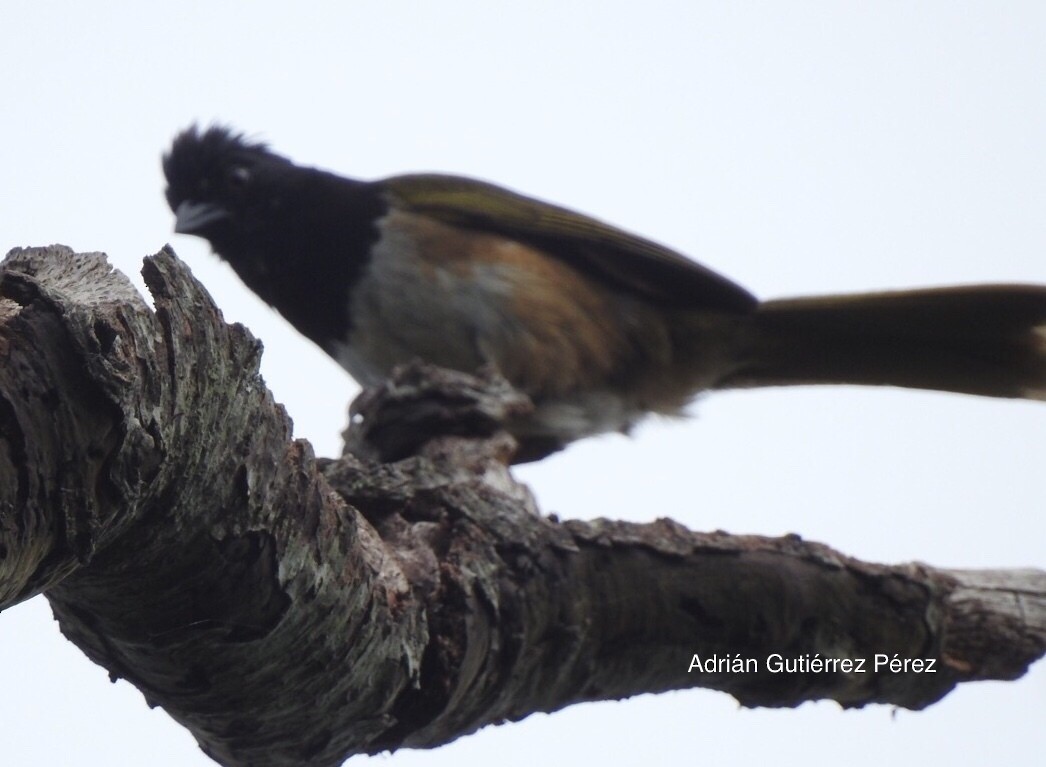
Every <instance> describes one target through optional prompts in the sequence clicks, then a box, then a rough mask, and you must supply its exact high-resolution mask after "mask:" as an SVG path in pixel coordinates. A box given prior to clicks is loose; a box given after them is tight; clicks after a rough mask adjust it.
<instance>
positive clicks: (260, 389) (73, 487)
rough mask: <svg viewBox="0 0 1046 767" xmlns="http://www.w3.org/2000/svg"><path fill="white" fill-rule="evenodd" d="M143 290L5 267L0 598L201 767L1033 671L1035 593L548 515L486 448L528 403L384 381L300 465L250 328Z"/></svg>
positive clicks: (442, 380)
mask: <svg viewBox="0 0 1046 767" xmlns="http://www.w3.org/2000/svg"><path fill="white" fill-rule="evenodd" d="M143 273H144V275H145V278H146V282H147V284H148V286H149V289H150V291H151V292H152V294H153V298H154V301H155V311H152V310H150V309H149V308H148V307H147V306H146V305H145V303H144V302H143V301H142V299H141V298H140V297H139V296H138V295H137V294H136V293H135V292H134V291H133V289H132V288H131V287H130V286H129V284H128V283H127V281H126V280H125V279H124V278H123V277H122V276H121V275H119V274H118V273H115V272H113V271H112V270H111V269H110V268H109V266H108V265H107V264H106V262H105V259H104V257H103V256H101V255H99V254H81V255H77V254H74V253H72V252H71V251H69V250H68V249H66V248H61V247H53V248H45V249H32V250H19V251H13V252H12V253H11V254H10V255H9V256H8V258H7V260H6V261H5V263H4V265H3V269H2V272H0V353H2V354H3V355H4V358H5V365H4V366H2V368H0V607H3V606H5V605H9V604H13V603H15V602H17V601H20V600H22V599H26V598H28V597H30V596H32V595H34V594H38V593H46V594H47V597H48V598H49V599H50V601H51V604H52V606H53V608H54V611H55V614H56V616H57V617H58V619H59V621H60V623H61V626H62V630H63V632H64V633H65V634H66V636H68V637H69V638H70V639H71V640H72V641H74V642H75V643H76V644H77V645H78V646H79V647H80V648H81V649H82V650H83V651H84V652H85V653H86V654H87V655H88V656H89V657H90V658H91V659H93V660H95V661H96V662H98V663H100V664H102V665H103V666H105V667H106V668H108V669H109V671H110V673H111V675H112V676H113V677H114V678H116V677H124V678H127V679H128V680H130V681H131V682H132V683H134V684H135V685H136V686H137V687H138V688H139V689H140V690H141V691H142V692H143V694H144V695H145V696H146V698H147V700H148V701H149V702H150V704H151V705H161V706H163V707H164V709H165V710H167V711H168V712H169V713H170V714H171V716H173V717H174V718H175V719H177V720H178V721H179V722H181V723H182V724H183V725H185V726H186V727H188V728H189V729H190V731H191V732H192V733H193V735H194V736H195V737H196V738H197V740H198V741H199V742H200V744H201V746H202V747H203V749H204V750H205V751H206V752H207V753H208V754H210V755H211V756H212V757H213V758H214V759H215V760H216V761H218V762H220V763H222V764H226V765H248V764H250V765H295V764H303V765H304V764H309V765H335V764H339V763H340V762H341V761H343V760H344V759H345V758H347V757H348V756H351V755H352V754H356V753H374V752H377V751H381V750H384V749H389V748H397V747H400V746H413V747H430V746H435V745H438V744H441V743H445V742H447V741H449V740H452V739H454V738H456V737H459V736H461V735H463V734H466V733H468V732H471V731H474V730H476V729H477V728H479V727H482V726H484V725H486V724H490V723H494V722H499V721H502V720H505V719H519V718H522V717H524V716H526V715H527V714H529V713H532V712H534V711H552V710H555V709H558V708H562V707H564V706H567V705H570V704H572V703H575V702H579V701H583V700H598V699H607V698H619V697H624V696H628V695H634V694H637V693H641V692H658V691H661V690H668V689H677V688H684V687H695V686H703V687H711V688H714V689H719V690H724V691H726V692H729V693H731V694H732V695H734V696H735V697H736V698H737V699H738V700H739V701H741V702H742V703H743V704H744V705H767V706H794V705H797V704H798V703H800V702H802V701H805V700H811V699H817V698H831V699H834V700H838V701H839V702H841V703H842V704H843V705H846V706H861V705H865V704H867V703H872V702H878V703H890V704H893V705H899V706H905V707H909V708H921V707H924V706H926V705H929V704H930V703H932V702H934V701H936V700H938V699H940V698H941V697H942V696H943V695H945V694H947V692H948V691H949V690H950V689H952V688H953V687H954V686H955V685H956V684H957V683H959V682H963V681H971V680H976V679H1015V678H1017V677H1019V676H1020V675H1021V674H1023V673H1024V671H1025V670H1026V669H1027V667H1028V665H1029V664H1030V663H1032V662H1033V661H1035V660H1036V659H1038V658H1040V657H1041V656H1042V655H1043V653H1044V651H1046V573H1043V572H1041V571H1034V570H1025V571H1016V570H1015V571H1004V572H986V571H982V572H978V571H942V570H935V569H932V568H930V567H927V566H923V565H902V566H896V567H887V566H883V565H874V564H868V563H863V562H859V561H857V560H854V559H851V558H849V557H846V556H844V555H842V554H839V553H837V552H834V551H832V550H831V549H829V548H827V547H826V546H823V545H820V544H816V543H808V542H805V541H802V540H800V539H799V538H797V537H794V536H786V537H783V538H761V537H755V536H730V535H727V534H726V533H721V532H718V533H696V532H691V531H689V530H686V529H684V528H683V527H681V526H680V525H678V524H676V523H674V522H672V521H670V520H658V521H656V522H652V523H649V524H627V523H621V522H612V521H609V520H597V521H594V522H580V521H568V522H560V521H558V520H556V519H554V518H549V517H543V516H541V515H540V514H539V513H538V511H537V510H536V508H535V506H534V503H533V500H532V498H531V497H530V495H529V493H528V492H527V490H526V488H525V487H523V486H522V485H519V484H517V483H516V482H515V481H514V479H513V478H512V475H511V473H510V471H509V469H508V467H507V464H508V462H509V461H510V459H511V456H512V451H513V443H512V440H511V439H510V438H509V437H508V436H507V435H506V434H505V433H504V432H503V431H501V429H500V424H501V423H504V422H505V421H506V420H507V419H510V418H511V417H512V416H513V414H515V413H518V412H520V408H525V407H526V406H527V404H526V403H525V402H523V401H521V400H520V398H519V395H517V394H516V393H514V392H512V391H511V390H510V389H508V388H507V387H506V386H505V385H504V383H503V382H501V381H498V380H497V379H496V377H495V376H494V374H492V373H488V374H485V375H484V376H482V377H480V378H474V377H470V376H463V375H461V374H456V373H448V372H446V371H434V370H431V369H426V368H424V367H417V366H415V367H411V368H408V369H406V370H404V371H401V372H400V373H399V374H398V376H397V377H396V379H395V380H394V381H393V382H392V383H390V384H388V385H386V386H385V387H382V388H381V389H379V390H376V391H373V392H370V393H368V394H367V395H366V396H365V397H364V398H363V399H361V400H360V401H358V402H357V404H356V406H355V408H356V410H355V417H354V420H355V421H357V422H358V423H357V424H356V425H355V426H354V427H353V429H352V430H351V431H350V435H349V438H348V439H347V446H348V447H349V448H350V449H351V450H352V452H351V453H347V454H346V455H344V456H343V457H342V458H340V459H338V460H316V459H314V458H313V456H312V453H311V449H310V447H309V446H308V444H307V443H305V442H302V441H292V440H291V439H290V427H289V422H288V419H287V417H286V414H285V413H284V412H283V410H282V408H280V407H279V406H278V405H276V404H275V403H274V402H273V400H272V398H271V395H270V394H269V393H268V391H267V390H266V389H265V386H264V383H263V382H262V380H261V379H260V377H259V375H258V360H259V355H260V347H259V345H258V343H257V342H256V341H254V339H252V338H251V337H250V335H249V334H248V333H247V332H246V330H244V329H243V328H242V327H240V326H236V325H234V326H228V325H226V324H225V323H224V321H223V320H222V318H221V314H220V312H219V311H218V310H217V308H216V307H215V306H214V304H213V302H212V301H211V299H210V297H209V296H208V295H207V294H206V292H205V291H204V290H203V288H202V287H201V286H200V285H199V284H198V283H197V282H195V281H194V280H193V279H192V277H191V275H190V273H189V271H188V269H187V268H186V267H185V266H184V265H182V264H181V263H180V262H179V261H178V260H177V259H176V258H175V256H174V254H173V253H172V252H171V251H170V250H168V249H165V250H164V251H161V253H159V254H158V255H156V256H154V257H151V258H149V259H147V260H146V265H145V269H144V272H143ZM404 424H406V426H404ZM391 459H396V460H395V462H389V461H390V460H391ZM778 658H779V659H780V661H779V662H780V665H781V666H782V667H784V666H785V664H786V663H791V664H792V666H789V667H788V668H789V669H791V670H781V671H776V670H775V664H777V663H778ZM796 659H798V660H796ZM827 659H835V660H834V661H832V663H834V666H833V668H832V669H829V670H825V669H824V668H823V666H824V664H825V663H827V662H828V661H827ZM843 660H846V661H849V663H850V664H851V665H850V667H849V669H848V670H845V669H841V668H840V664H842V662H843ZM862 660H863V662H864V665H863V666H862V667H861V668H860V669H857V668H855V665H856V664H857V663H858V662H860V661H862ZM884 660H885V663H886V665H883V661H884ZM877 661H878V663H877ZM916 661H919V662H920V663H921V664H922V665H921V668H920V669H919V670H917V671H915V670H913V669H912V667H913V665H914V664H915V662H916ZM802 662H805V664H806V665H805V667H804V668H803V669H801V670H798V671H796V670H794V667H795V664H796V663H802ZM905 662H907V664H908V667H907V669H903V668H900V669H899V668H897V667H896V666H897V664H901V665H903V664H904V663H905ZM931 662H932V666H933V668H932V670H930V669H928V668H927V666H929V665H930V664H931ZM738 663H740V665H741V670H738V667H737V664H738ZM753 663H754V666H753V665H752V664H753ZM818 664H820V665H818ZM891 664H894V665H891Z"/></svg>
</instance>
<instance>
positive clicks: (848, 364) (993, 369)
mask: <svg viewBox="0 0 1046 767" xmlns="http://www.w3.org/2000/svg"><path fill="white" fill-rule="evenodd" d="M754 330H755V332H754V335H753V338H752V342H751V343H752V345H751V347H750V349H749V353H748V354H746V355H745V356H744V358H743V359H742V360H740V366H739V368H738V369H737V370H736V371H735V372H734V373H733V374H732V375H731V376H729V377H728V378H726V379H725V380H723V381H722V382H721V383H720V384H719V387H718V388H733V387H746V386H778V385H790V384H817V383H834V384H867V385H885V386H903V387H907V388H912V389H936V390H940V391H954V392H963V393H966V394H980V395H983V396H988V397H1023V398H1027V399H1046V287H1039V286H1031V285H990V286H988V285H986V286H975V287H958V288H938V289H929V290H912V291H903V292H896V293H867V294H857V295H844V296H827V297H823V298H797V299H786V300H781V301H767V302H765V303H763V304H761V305H760V307H759V309H758V310H757V312H756V314H755V315H754Z"/></svg>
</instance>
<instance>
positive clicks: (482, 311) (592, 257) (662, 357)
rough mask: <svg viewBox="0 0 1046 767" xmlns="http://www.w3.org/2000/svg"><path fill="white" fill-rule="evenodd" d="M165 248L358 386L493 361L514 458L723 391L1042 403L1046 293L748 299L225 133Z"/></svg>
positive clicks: (423, 181)
mask: <svg viewBox="0 0 1046 767" xmlns="http://www.w3.org/2000/svg"><path fill="white" fill-rule="evenodd" d="M163 170H164V173H165V175H166V177H167V190H166V196H167V202H168V203H169V205H170V207H171V210H172V211H174V213H175V215H176V223H175V231H176V232H180V233H184V234H193V235H198V236H200V237H204V238H206V239H207V240H209V241H210V243H211V245H212V247H213V248H214V251H215V252H216V253H217V254H218V255H219V256H220V257H221V258H223V259H225V260H226V261H228V262H229V264H230V265H231V266H232V268H233V269H234V270H235V271H236V273H237V274H238V275H239V276H240V278H241V279H242V280H243V281H244V282H245V283H246V284H247V286H248V287H250V288H251V289H252V290H253V291H254V292H255V293H257V294H258V295H259V296H260V297H261V298H262V299H264V300H265V301H266V302H268V303H269V304H271V305H272V306H274V307H275V308H276V309H277V310H278V311H279V312H280V313H281V314H282V315H283V316H284V317H285V318H287V320H289V321H290V323H291V324H292V325H293V326H294V327H295V328H297V329H298V330H299V331H300V332H301V333H302V334H303V335H305V336H306V337H307V338H309V339H311V340H312V341H313V342H315V343H316V344H318V345H319V346H320V347H321V348H322V349H323V350H324V351H326V352H327V353H328V354H329V355H330V356H331V357H333V358H334V359H335V360H337V362H338V363H340V364H341V366H342V367H343V368H345V370H347V371H348V372H349V373H350V374H351V375H352V376H353V377H354V378H355V379H356V380H357V381H359V382H360V383H361V384H363V385H372V384H375V383H377V382H379V381H381V380H382V379H383V378H384V377H385V376H387V375H388V374H389V373H390V371H391V370H392V368H393V367H394V366H395V365H397V364H400V363H405V362H410V361H412V360H416V359H420V360H424V361H427V362H431V363H433V364H436V365H439V366H442V367H446V368H452V369H456V370H461V371H465V372H473V371H475V370H476V369H478V368H480V367H482V366H485V365H492V366H494V367H495V368H496V369H497V370H498V371H499V372H500V373H501V374H502V375H503V376H504V377H505V378H506V379H508V381H509V382H511V383H512V384H513V385H514V386H515V387H517V388H518V389H520V390H521V391H523V392H525V393H526V394H527V395H529V397H530V398H531V399H532V400H533V403H534V406H535V408H534V411H533V413H532V415H530V416H529V417H527V418H525V419H523V420H521V421H520V422H519V423H517V424H515V425H514V426H513V428H514V430H515V431H516V436H517V437H518V438H519V439H520V441H521V446H522V447H521V458H523V459H531V458H537V457H541V456H543V455H545V454H547V453H550V452H552V451H554V450H557V449H559V448H560V447H562V446H564V445H566V444H567V443H569V442H571V441H572V440H576V439H579V438H581V437H586V436H589V435H593V434H598V433H601V432H607V431H627V430H628V428H629V427H630V426H631V425H632V424H633V423H634V422H636V421H637V420H638V419H640V418H642V417H643V416H644V415H646V414H648V413H660V414H666V415H679V414H681V413H682V411H683V409H684V408H685V407H686V405H687V404H688V403H689V402H690V401H691V400H692V399H693V398H694V397H695V395H697V394H699V393H701V392H704V391H708V390H715V389H733V388H744V387H757V386H781V385H793V384H869V385H887V386H901V387H909V388H918V389H937V390H942V391H952V392H964V393H968V394H978V395H985V396H990V397H1020V398H1028V399H1046V287H1044V286H1034V285H974V286H965V287H952V288H935V289H919V290H906V291H896V292H878V293H866V294H853V295H833V296H816V297H810V298H789V299H783V300H772V301H760V300H758V299H756V298H755V297H754V296H753V295H752V294H750V293H749V292H748V291H746V290H745V289H744V288H742V287H740V286H738V285H737V284H735V283H734V282H732V281H730V280H728V279H727V278H725V277H722V276H720V275H719V274H716V273H715V272H713V271H711V270H710V269H708V268H706V267H704V266H702V265H700V264H698V263H696V262H694V261H692V260H690V259H688V258H686V257H685V256H683V255H681V254H679V253H677V252H675V251H673V250H671V249H669V248H666V247H664V246H661V245H658V244H657V243H655V242H652V241H650V240H648V239H645V238H643V237H639V236H636V235H634V234H630V233H628V232H625V231H623V230H621V229H618V228H616V227H614V226H611V225H609V224H606V223H603V222H601V221H598V220H596V219H594V218H590V217H589V216H586V215H582V214H580V213H575V212H573V211H570V210H567V209H565V208H562V207H558V206H556V205H551V204H549V203H545V202H541V201H539V200H535V199H532V198H529V197H526V196H524V195H521V194H518V193H516V192H512V191H509V190H507V189H503V188H501V187H498V186H494V185H492V184H489V183H485V182H482V181H476V180H472V179H468V178H460V177H455V176H444V175H406V176H396V177H392V178H387V179H382V180H378V181H360V180H355V179H351V178H345V177H342V176H339V175H335V174H333V173H330V172H327V171H324V170H319V169H316V168H309V167H302V166H299V165H295V164H294V163H293V162H291V161H290V160H289V159H287V158H285V157H282V156H280V155H278V154H275V153H274V152H272V151H270V150H269V148H268V147H267V146H266V145H265V144H263V143H257V142H253V141H249V140H247V139H245V138H244V137H243V136H242V135H239V134H237V133H234V132H232V131H230V130H228V129H226V128H223V127H210V128H207V129H206V130H200V129H197V128H195V127H192V128H189V129H188V130H186V131H184V132H183V133H181V134H180V135H178V136H177V137H176V138H175V140H174V144H173V146H172V147H171V149H170V151H169V152H168V153H167V154H166V155H165V156H164V158H163Z"/></svg>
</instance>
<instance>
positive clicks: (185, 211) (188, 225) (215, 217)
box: [174, 200, 229, 234]
mask: <svg viewBox="0 0 1046 767" xmlns="http://www.w3.org/2000/svg"><path fill="white" fill-rule="evenodd" d="M174 216H175V219H174V231H175V232H176V233H177V234H199V233H200V232H201V231H202V230H203V229H204V228H205V227H207V226H209V225H210V224H213V223H214V222H215V221H221V220H223V219H226V218H228V217H229V211H228V210H227V209H225V208H223V207H222V206H221V205H218V204H216V203H213V202H195V201H193V200H186V201H185V202H182V203H180V204H179V205H178V209H177V210H176V211H175V212H174Z"/></svg>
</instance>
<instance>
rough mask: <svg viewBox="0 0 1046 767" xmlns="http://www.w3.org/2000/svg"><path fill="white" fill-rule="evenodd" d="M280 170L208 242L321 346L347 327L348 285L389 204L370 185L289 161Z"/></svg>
mask: <svg viewBox="0 0 1046 767" xmlns="http://www.w3.org/2000/svg"><path fill="white" fill-rule="evenodd" d="M284 176H285V177H283V178H281V179H279V180H278V183H276V184H273V185H272V187H271V189H272V191H271V193H270V194H269V195H268V196H267V197H266V198H265V199H264V201H263V202H262V204H260V205H257V206H254V207H253V209H252V210H251V211H250V212H249V213H247V214H246V215H244V216H243V220H241V221H240V222H239V226H238V227H237V231H236V232H235V233H229V235H228V236H216V237H215V238H213V239H212V244H213V245H214V249H215V251H216V252H217V253H218V255H220V256H221V257H222V258H224V259H225V260H226V261H228V262H229V264H230V265H231V266H232V267H233V269H234V270H235V271H236V273H237V274H238V275H239V276H240V279H242V280H243V281H244V283H246V285H247V286H248V287H249V288H251V290H253V291H254V292H255V293H257V294H258V295H259V296H260V297H261V298H262V299H264V300H265V301H266V302H268V303H269V304H270V305H272V306H273V307H275V308H276V309H277V310H278V311H279V312H280V314H282V315H283V316H284V317H286V318H287V320H288V321H289V322H290V323H291V324H292V325H294V327H295V328H296V329H297V330H298V331H299V332H300V333H302V334H303V335H305V336H306V337H308V338H309V339H311V340H312V341H314V342H315V343H317V344H319V345H320V346H321V347H323V348H324V349H328V348H329V346H330V343H331V342H340V341H344V340H345V339H346V338H347V336H348V334H349V331H350V330H351V326H350V323H351V320H350V307H349V300H350V293H351V289H352V286H353V285H354V284H355V283H356V282H357V280H359V279H360V277H361V276H362V274H363V272H364V270H365V269H366V268H367V264H368V262H369V260H370V254H371V249H372V247H373V246H374V244H375V242H377V240H378V237H379V232H378V228H377V222H378V220H379V219H380V218H381V217H382V216H384V215H385V213H386V211H387V208H388V206H387V204H386V202H385V200H384V199H383V197H382V195H381V192H380V189H379V188H378V187H376V186H375V185H373V184H369V183H366V182H360V181H354V180H352V179H346V178H342V177H340V176H336V175H334V174H331V173H326V172H324V171H320V170H315V169H312V168H299V167H294V166H291V167H289V168H287V169H286V173H285V174H284Z"/></svg>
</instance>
